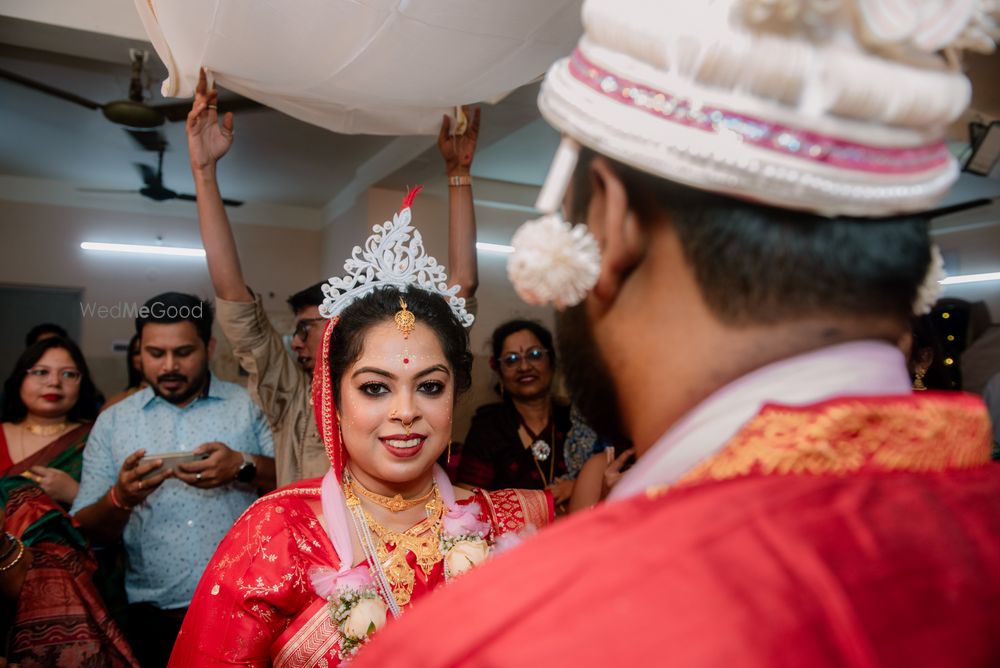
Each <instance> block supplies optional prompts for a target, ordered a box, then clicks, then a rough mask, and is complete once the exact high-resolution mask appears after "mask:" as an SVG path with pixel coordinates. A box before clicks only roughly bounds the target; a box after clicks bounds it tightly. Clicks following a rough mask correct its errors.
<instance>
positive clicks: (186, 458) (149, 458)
mask: <svg viewBox="0 0 1000 668" xmlns="http://www.w3.org/2000/svg"><path fill="white" fill-rule="evenodd" d="M158 459H159V460H160V461H162V462H163V464H161V465H160V467H159V468H155V469H153V470H152V471H150V472H149V473H147V474H146V475H144V476H142V479H143V480H145V479H146V478H151V477H152V476H154V475H156V474H158V473H162V472H163V471H165V470H167V469H175V468H177V466H178V465H179V464H190V463H191V462H200V461H201V460H203V459H208V453H207V452H203V453H201V454H200V455H199V454H195V453H193V452H185V451H181V452H164V453H161V454H158V455H146V456H145V457H143V458H142V459H140V460H139V465H140V466H141V465H143V464H149V463H150V462H155V461H156V460H158Z"/></svg>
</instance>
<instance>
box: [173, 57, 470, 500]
mask: <svg viewBox="0 0 1000 668" xmlns="http://www.w3.org/2000/svg"><path fill="white" fill-rule="evenodd" d="M216 105H217V93H216V91H215V90H214V89H211V90H210V89H209V88H208V86H207V83H206V80H205V74H204V72H203V73H202V75H201V79H200V80H199V82H198V88H197V95H196V97H195V102H194V106H193V107H192V109H191V113H190V114H189V115H188V120H187V128H186V129H187V136H188V150H189V153H190V157H191V171H192V174H193V176H194V183H195V192H196V193H197V195H198V221H199V226H200V229H201V238H202V242H203V243H204V246H205V253H206V256H207V260H208V270H209V274H210V275H211V277H212V286H213V288H214V289H215V295H216V314H217V317H218V319H219V326H220V327H221V328H222V331H223V332H224V333H225V335H226V338H227V339H229V342H230V344H231V345H232V347H233V354H234V355H235V356H236V359H237V360H238V361H239V363H240V365H241V366H242V367H243V368H244V369H245V370H246V371H247V372H248V373H249V375H250V377H249V381H248V383H247V389H248V390H249V391H250V394H251V395H252V396H253V398H254V400H255V401H256V402H257V403H258V404H259V405H260V406H261V408H262V409H263V411H264V413H265V414H266V415H267V417H268V420H270V422H271V429H272V431H273V433H274V454H275V462H276V468H277V482H278V486H279V487H281V486H284V485H287V484H289V483H292V482H295V481H297V480H303V479H305V478H316V477H320V476H322V475H324V474H325V473H326V472H327V470H328V469H329V468H330V460H329V458H328V457H327V454H326V450H325V449H324V448H323V443H322V441H321V439H320V436H319V432H318V431H317V429H316V420H315V419H314V417H313V408H312V396H311V390H312V372H313V364H314V360H315V359H316V356H317V351H318V349H319V346H320V342H321V340H322V337H323V325H324V321H325V319H324V318H322V317H321V316H320V314H319V305H320V304H322V303H323V291H322V285H323V283H324V282H325V281H321V282H319V283H317V284H315V285H313V286H311V287H308V288H306V289H305V290H302V291H301V292H297V293H296V294H294V295H292V296H291V297H290V298H289V299H288V305H289V306H290V307H291V309H292V312H293V313H294V314H295V329H294V334H293V335H292V342H291V347H292V352H293V353H294V354H295V357H296V359H295V360H292V359H291V358H290V357H289V356H288V354H287V352H286V351H285V346H284V342H283V340H282V336H281V334H280V333H279V332H278V331H277V330H276V329H275V328H274V325H272V324H271V322H270V320H269V319H268V317H267V313H266V312H265V310H264V306H263V303H262V301H261V297H260V295H259V294H256V293H254V292H253V291H252V290H251V289H250V288H249V287H247V284H246V281H245V279H244V277H243V271H242V269H241V267H240V258H239V254H238V253H237V250H236V243H235V240H234V238H233V232H232V228H231V227H230V224H229V219H228V217H227V216H226V210H225V207H224V205H223V203H222V195H221V193H220V191H219V184H218V181H217V180H216V164H217V163H218V161H219V159H220V158H222V157H223V156H224V155H225V154H226V153H227V152H228V151H229V147H230V146H232V142H233V117H232V114H231V113H227V114H225V115H224V116H223V117H222V118H221V119H220V117H219V113H218V110H217V106H216ZM220 120H221V123H220ZM449 130H450V120H449V119H445V122H444V123H443V125H442V127H441V134H440V136H439V138H438V147H439V149H440V150H441V154H442V156H443V157H444V159H445V163H446V165H447V169H448V177H449V180H448V182H449V188H448V199H449V214H450V215H449V256H448V259H449V268H450V270H451V272H450V273H451V277H452V280H454V281H455V282H457V283H459V284H460V285H461V286H462V291H461V292H460V293H459V296H460V297H465V298H466V300H467V302H468V300H470V299H472V297H473V295H474V294H475V291H476V287H477V284H478V272H477V267H476V248H475V242H476V229H475V212H474V211H473V207H472V188H471V184H472V179H471V177H470V176H469V170H470V168H471V165H472V157H473V155H474V153H475V149H476V139H477V137H478V134H479V111H478V110H476V113H475V116H474V117H473V118H472V119H471V123H470V124H469V127H468V129H467V130H466V132H465V133H464V134H460V135H459V134H456V135H452V134H451V133H450V132H449ZM467 307H468V308H470V310H474V308H475V305H474V303H473V304H471V305H469V304H468V303H467Z"/></svg>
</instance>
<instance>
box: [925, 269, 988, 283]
mask: <svg viewBox="0 0 1000 668" xmlns="http://www.w3.org/2000/svg"><path fill="white" fill-rule="evenodd" d="M984 281H1000V271H993V272H990V273H988V274H966V275H965V276H949V277H948V278H945V279H943V280H941V281H939V283H941V285H958V284H960V283H982V282H984Z"/></svg>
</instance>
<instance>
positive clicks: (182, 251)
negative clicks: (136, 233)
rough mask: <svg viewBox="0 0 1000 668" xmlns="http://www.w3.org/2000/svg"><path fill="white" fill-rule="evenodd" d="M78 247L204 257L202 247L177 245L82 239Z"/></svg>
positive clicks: (115, 251) (93, 249) (145, 253)
mask: <svg viewBox="0 0 1000 668" xmlns="http://www.w3.org/2000/svg"><path fill="white" fill-rule="evenodd" d="M80 248H82V249H83V250H91V251H108V252H111V253H138V254H140V255H175V256H177V255H179V256H182V257H205V250H204V249H203V248H181V247H179V246H143V245H141V244H106V243H101V242H97V241H84V242H83V243H81V244H80Z"/></svg>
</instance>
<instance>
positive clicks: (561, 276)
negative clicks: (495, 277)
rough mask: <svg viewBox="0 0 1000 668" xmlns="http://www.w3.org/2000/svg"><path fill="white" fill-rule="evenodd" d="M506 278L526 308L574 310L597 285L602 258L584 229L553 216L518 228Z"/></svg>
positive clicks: (513, 241)
mask: <svg viewBox="0 0 1000 668" xmlns="http://www.w3.org/2000/svg"><path fill="white" fill-rule="evenodd" d="M511 243H512V244H513V246H514V252H513V253H512V254H511V255H510V258H509V259H508V261H507V276H508V277H509V278H510V281H511V283H513V284H514V290H515V291H517V294H518V296H519V297H520V298H521V299H523V300H524V301H526V302H528V303H529V304H548V303H551V304H553V305H555V307H556V308H557V309H563V308H566V307H567V306H575V305H576V304H579V303H580V302H581V301H583V298H584V297H586V296H587V292H589V291H590V289H591V288H593V287H594V284H595V283H597V274H598V271H599V270H600V267H601V256H600V252H599V251H598V249H597V240H596V239H594V236H593V235H592V234H591V233H590V231H589V230H587V228H586V226H585V225H576V226H573V225H570V224H569V223H567V222H565V221H564V220H562V218H561V217H560V216H558V215H556V214H551V215H548V216H542V217H541V218H539V219H537V220H533V221H529V222H527V223H525V224H524V225H522V226H521V227H520V228H518V230H517V232H516V233H515V234H514V238H513V240H512V241H511Z"/></svg>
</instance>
